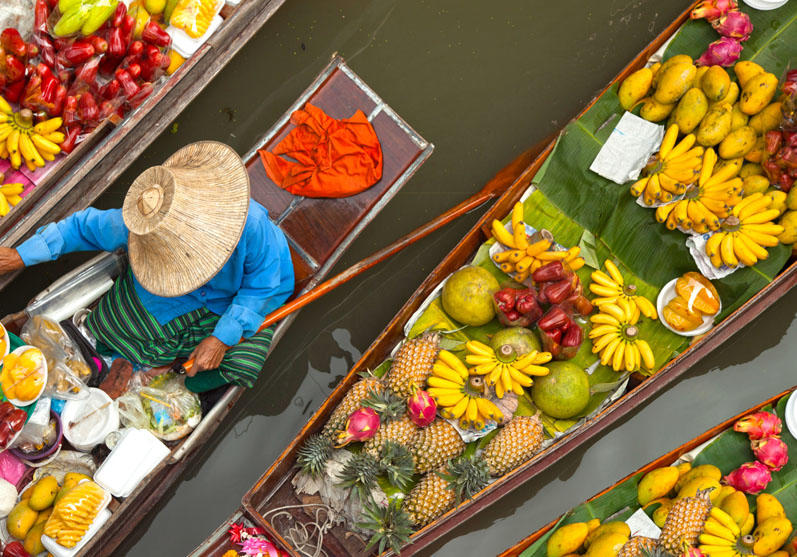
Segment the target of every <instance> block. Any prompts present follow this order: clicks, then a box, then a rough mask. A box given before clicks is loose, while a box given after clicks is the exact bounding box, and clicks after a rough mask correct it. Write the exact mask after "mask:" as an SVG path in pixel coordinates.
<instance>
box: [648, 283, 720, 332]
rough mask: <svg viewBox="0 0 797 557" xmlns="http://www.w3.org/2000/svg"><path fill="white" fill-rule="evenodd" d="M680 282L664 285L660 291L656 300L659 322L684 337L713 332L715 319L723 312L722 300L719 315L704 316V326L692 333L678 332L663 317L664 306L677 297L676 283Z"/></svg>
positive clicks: (693, 330)
mask: <svg viewBox="0 0 797 557" xmlns="http://www.w3.org/2000/svg"><path fill="white" fill-rule="evenodd" d="M676 282H678V279H677V278H674V279H672V280H671V281H670V282H668V283H667V284H665V285H664V287H662V289H661V290H659V296H658V298H656V311H657V312H658V314H659V321H661V323H662V325H664V326H665V327H667V329H669V330H670V331H672V332H673V333H675V334H676V335H681V336H682V337H696V336H697V335H702V334H704V333H707V332H709V331H710V330H711V328H712V327H713V326H714V317H716V316H717V315H719V313H720V312H721V311H722V300H720V308H719V310H717V313H716V314H714V315H704V316H703V324H702V325H700V326H699V327H698V328H697V329H692V330H691V331H676V330H675V329H673V328H672V326H671V325H670V324H669V323H667V321H666V320H665V319H664V316H663V315H662V311H663V310H664V306H666V305H667V304H668V303H670V300H672V299H673V298H675V296H677V294H676V292H675V283H676Z"/></svg>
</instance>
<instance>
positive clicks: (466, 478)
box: [435, 456, 490, 505]
mask: <svg viewBox="0 0 797 557" xmlns="http://www.w3.org/2000/svg"><path fill="white" fill-rule="evenodd" d="M435 473H436V474H437V475H438V476H440V477H441V478H443V479H444V480H446V482H448V488H449V489H452V490H454V493H455V494H456V496H457V499H456V501H457V505H459V503H460V502H461V501H462V500H463V499H470V498H471V497H473V496H474V495H475V494H476V493H478V492H479V491H481V490H482V489H483V488H484V487H485V486H486V485H487V484H488V483H489V481H490V471H489V468H488V467H487V463H486V462H485V461H484V459H483V458H479V457H466V456H460V457H458V458H455V459H454V460H451V461H449V462H448V464H447V465H446V466H445V467H444V468H442V469H441V470H438V471H437V472H435Z"/></svg>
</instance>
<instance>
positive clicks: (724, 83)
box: [700, 66, 731, 101]
mask: <svg viewBox="0 0 797 557" xmlns="http://www.w3.org/2000/svg"><path fill="white" fill-rule="evenodd" d="M700 86H701V87H702V88H703V92H704V93H705V94H706V97H708V99H709V100H711V101H718V100H720V99H722V98H724V97H725V95H727V94H728V91H729V90H730V87H731V78H730V76H729V75H728V72H726V71H725V68H723V67H722V66H711V67H710V68H709V69H708V70H706V72H705V74H704V75H703V79H702V80H701V81H700Z"/></svg>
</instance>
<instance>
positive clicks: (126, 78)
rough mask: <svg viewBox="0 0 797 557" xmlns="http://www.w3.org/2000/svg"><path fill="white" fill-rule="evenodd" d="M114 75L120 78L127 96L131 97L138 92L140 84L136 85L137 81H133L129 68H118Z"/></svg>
mask: <svg viewBox="0 0 797 557" xmlns="http://www.w3.org/2000/svg"><path fill="white" fill-rule="evenodd" d="M114 75H115V76H116V79H118V80H119V84H120V85H121V86H122V89H123V90H124V93H125V97H127V98H128V99H130V97H132V96H133V95H135V94H136V93H138V85H136V82H135V81H133V78H132V77H131V76H130V74H129V73H128V72H127V70H122V69H119V70H116V72H115V73H114Z"/></svg>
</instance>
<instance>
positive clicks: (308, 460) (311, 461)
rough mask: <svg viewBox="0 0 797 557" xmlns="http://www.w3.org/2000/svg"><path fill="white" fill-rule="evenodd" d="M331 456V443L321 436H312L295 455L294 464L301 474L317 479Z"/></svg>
mask: <svg viewBox="0 0 797 557" xmlns="http://www.w3.org/2000/svg"><path fill="white" fill-rule="evenodd" d="M331 454H332V443H331V442H330V440H329V438H328V437H327V436H325V435H323V434H317V435H312V436H311V437H309V438H308V439H307V441H305V442H304V444H303V445H302V446H301V447H300V448H299V450H298V452H297V453H296V464H297V465H298V466H299V468H301V469H302V472H304V473H306V474H309V475H310V476H312V477H314V478H317V477H318V476H320V475H321V473H322V472H323V471H324V468H325V466H326V463H327V460H329V456H330V455H331Z"/></svg>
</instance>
